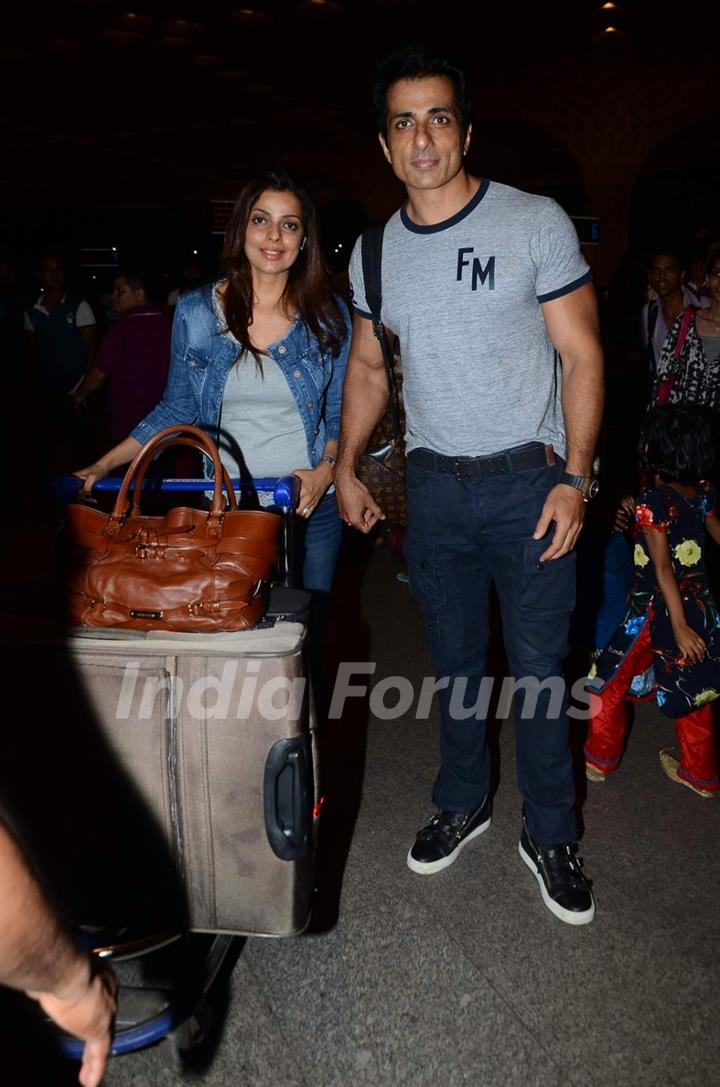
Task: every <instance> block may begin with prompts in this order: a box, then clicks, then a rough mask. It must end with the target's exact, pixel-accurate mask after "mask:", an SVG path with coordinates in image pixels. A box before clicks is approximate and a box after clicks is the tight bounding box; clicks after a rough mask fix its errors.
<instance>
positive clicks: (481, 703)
mask: <svg viewBox="0 0 720 1087" xmlns="http://www.w3.org/2000/svg"><path fill="white" fill-rule="evenodd" d="M563 467H564V466H563V463H562V461H559V460H558V461H557V462H556V463H555V464H554V465H552V466H548V467H541V468H537V469H535V468H533V469H529V470H522V471H510V472H509V473H508V474H505V475H502V476H494V477H491V478H487V479H482V480H478V481H473V482H460V481H458V480H457V479H455V478H454V476H452V475H450V474H445V473H441V472H439V471H436V470H429V469H426V468H422V467H420V466H418V465H417V464H413V463H412V457H410V459H409V461H408V465H407V492H408V535H407V560H408V570H409V574H410V589H411V591H412V592H413V594H414V595H415V596H416V597H417V599H418V601H419V603H420V606H421V609H422V614H423V620H424V625H425V632H426V637H427V640H428V644H429V647H430V652H431V655H432V659H433V665H434V668H435V672H436V677H437V679H438V680H439V681H441V683H442V688H441V689H440V690H439V691H438V696H437V697H438V701H439V705H440V714H441V744H440V746H441V767H440V772H439V774H438V777H437V780H436V782H435V787H434V790H433V801H434V803H435V804H436V805H437V806H438V807H439V808H444V809H446V810H449V811H455V812H465V811H470V810H471V809H473V808H475V807H477V805H479V804H480V803H481V802H482V800H483V798H484V797H485V796H486V795H487V794H488V793H489V792H490V780H491V765H490V752H489V750H488V744H487V735H486V717H487V715H488V708H487V698H485V697H484V692H483V689H482V688H481V681H482V680H483V678H484V677H485V668H486V658H487V651H488V641H489V634H490V630H489V595H490V585H491V582H494V583H495V586H496V589H497V594H498V597H499V600H500V608H501V614H502V624H503V633H504V640H505V649H506V656H507V660H508V665H509V671H510V676H511V677H513V679H514V680H515V683H516V692H517V693H516V694H515V697H514V700H513V708H514V716H515V728H516V744H517V782H518V787H519V789H520V792H521V793H522V795H523V798H524V812H525V816H526V819H527V824H528V830H529V832H530V834H531V835H532V837H533V838H534V839H535V840H536V841H537V842H539V843H540V844H541V845H557V844H561V843H565V842H573V841H574V840H575V838H576V836H577V826H576V821H575V816H574V811H573V807H574V801H575V787H574V781H573V767H572V758H571V754H570V751H569V748H568V718H567V701H568V700H567V691H566V689H565V683H564V679H563V673H562V667H561V662H562V659H563V657H564V656H565V655H566V653H567V648H568V628H569V623H570V615H571V612H572V610H573V607H574V604H575V555H574V553H571V554H569V555H565V556H563V557H562V558H559V559H554V560H552V561H549V562H545V563H540V555H541V554H542V553H543V551H545V550H546V549H547V547H548V546H549V544H550V541H551V539H552V529H553V528H554V526H551V531H550V532H549V533H548V534H547V535H546V536H545V537H544V538H543V539H542V540H533V538H532V534H533V531H534V529H535V525H536V524H537V521H538V518H539V516H540V512H541V510H542V507H543V504H544V501H545V498H546V497H547V495H548V493H549V491H550V490H551V488H552V487H553V486H554V485H555V483H556V482H557V481H558V479H559V477H560V475H561V473H562V471H563ZM503 678H504V677H502V676H499V677H494V683H493V686H494V690H495V691H496V692H497V691H498V690H499V689H500V687H501V685H502V681H503ZM446 680H447V683H446V682H445V681H446ZM490 682H491V680H490V677H488V678H487V679H486V682H485V685H484V687H485V689H487V686H488V684H489V683H490Z"/></svg>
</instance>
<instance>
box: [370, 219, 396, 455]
mask: <svg viewBox="0 0 720 1087" xmlns="http://www.w3.org/2000/svg"><path fill="white" fill-rule="evenodd" d="M384 232H385V224H384V223H377V224H376V225H375V226H371V227H369V228H368V229H367V230H366V231H364V232H363V236H362V243H361V252H362V269H363V285H364V287H365V301H366V302H367V304H368V309H369V310H370V314H371V317H372V326H373V332H374V333H375V335H376V337H377V339H378V340H379V342H380V348H381V350H382V356H383V362H384V363H385V372H386V374H387V379H388V385H389V387H390V411H391V414H392V421H393V433H394V435H395V438H396V439H398V440H401V438H402V432H401V430H400V412H399V396H398V388H397V380H396V377H395V366H394V361H393V353H392V348H391V347H390V343H389V341H388V337H387V332H386V331H385V326H384V325H383V323H382V317H381V312H382V248H383V234H384Z"/></svg>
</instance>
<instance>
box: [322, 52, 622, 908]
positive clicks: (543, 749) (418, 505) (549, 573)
mask: <svg viewBox="0 0 720 1087" xmlns="http://www.w3.org/2000/svg"><path fill="white" fill-rule="evenodd" d="M376 105H377V108H378V120H379V126H380V144H381V147H382V150H383V153H384V154H385V157H386V159H387V160H388V162H389V163H390V165H391V166H392V168H393V170H394V172H395V174H396V176H397V177H398V178H400V180H402V181H403V182H404V183H405V186H406V190H407V203H406V205H405V206H404V207H403V208H402V209H401V210H400V211H399V212H397V213H396V214H395V215H394V216H393V217H392V218H391V219H390V221H389V223H388V224H387V226H386V228H385V238H384V250H383V274H382V294H383V310H382V318H383V322H384V323H385V324H386V325H387V327H388V328H389V329H391V330H392V331H393V332H394V333H395V334H397V335H398V337H399V340H400V349H401V353H402V358H403V375H404V383H403V389H404V401H405V410H406V417H407V432H406V442H407V450H408V455H407V494H408V538H407V557H408V567H409V574H410V587H411V590H412V591H413V593H414V594H415V595H416V596H417V598H418V600H419V602H420V605H421V608H422V612H423V619H424V624H425V630H426V635H427V638H428V641H429V645H430V649H431V653H432V657H433V663H434V666H435V669H436V672H437V675H438V684H437V689H438V699H439V703H440V711H441V755H442V760H441V768H440V772H439V774H438V777H437V780H436V782H435V787H434V791H433V800H434V802H435V804H436V806H437V807H438V808H439V812H438V813H437V814H436V815H435V816H434V817H433V818H432V819H431V820H430V822H429V823H428V824H427V826H426V827H424V828H423V829H422V830H421V831H420V832H419V834H418V836H417V839H416V841H415V843H414V845H413V846H412V848H411V849H410V852H409V854H408V865H409V867H410V868H411V869H412V870H413V871H414V872H418V873H422V874H432V873H433V872H437V871H440V870H441V869H443V868H445V867H447V865H449V864H451V863H452V862H453V861H454V860H455V859H456V857H457V855H458V853H459V851H460V850H461V849H462V848H463V847H464V846H465V845H466V844H467V843H468V842H469V841H470V840H471V839H473V838H475V837H476V836H477V835H479V834H481V833H482V832H483V831H484V830H485V829H486V828H487V827H488V826H489V824H490V815H491V809H490V777H491V767H490V758H489V752H488V748H487V738H486V730H485V712H484V711H483V709H482V708H480V705H479V703H480V701H482V691H481V688H480V683H481V680H482V678H483V674H484V670H485V662H486V654H487V646H488V636H489V630H488V625H489V615H488V596H489V589H490V583H491V581H494V582H495V585H496V588H497V591H498V594H499V598H500V603H501V608H502V618H503V626H504V636H505V645H506V650H507V656H508V661H509V664H510V669H511V672H512V675H513V676H514V677H516V679H518V680H522V681H526V682H528V683H529V684H530V685H531V686H532V684H533V682H534V684H535V686H536V687H537V686H538V683H539V682H544V681H546V680H550V681H551V682H550V683H549V684H547V685H546V686H545V688H543V689H542V690H540V691H539V693H538V692H536V693H538V697H537V700H536V703H535V705H534V707H531V709H530V713H529V714H525V713H523V714H522V715H520V714H518V712H517V705H516V722H517V727H516V731H517V749H518V760H517V762H518V783H519V786H520V789H521V792H522V793H523V797H524V817H523V825H522V837H521V842H520V854H521V857H522V859H523V860H524V861H525V863H526V864H527V865H528V866H529V867H530V868H531V869H532V871H533V872H534V873H535V875H536V877H537V879H538V882H539V885H540V890H541V893H542V897H543V900H544V902H545V904H546V905H547V906H548V908H549V909H550V910H551V911H552V912H553V913H554V914H555V915H557V916H558V917H560V918H561V919H562V920H564V921H566V922H569V923H572V924H584V923H587V922H588V921H591V920H592V917H593V915H594V909H595V907H594V902H593V898H592V893H591V891H590V888H589V884H588V883H587V881H586V879H585V877H584V876H583V874H582V869H581V867H580V865H579V862H578V860H577V858H576V856H575V849H576V847H575V845H574V842H575V838H576V823H575V817H574V814H573V806H574V800H575V792H574V785H573V770H572V762H571V757H570V753H569V750H568V735H567V733H568V727H567V716H566V706H567V694H566V692H565V689H564V686H563V681H562V678H561V676H562V672H561V663H560V662H561V660H562V658H563V656H564V655H565V653H566V651H567V633H568V625H569V618H570V613H571V610H572V608H573V604H574V599H575V585H574V566H575V556H574V554H573V547H574V544H575V541H576V539H577V537H578V534H579V532H580V530H581V527H582V522H583V514H584V509H585V502H584V500H585V499H586V498H587V497H589V495H590V494H591V493H592V491H593V489H594V486H595V483H594V480H592V479H591V465H592V458H593V452H594V446H595V440H596V436H597V431H598V427H599V422H600V415H601V409H602V377H601V375H602V357H601V351H600V347H599V343H598V333H597V320H596V304H595V295H594V291H593V288H592V286H591V284H590V282H589V281H590V273H589V271H588V268H587V265H586V264H585V262H584V260H583V259H582V257H581V255H580V252H579V247H578V241H577V236H576V235H575V232H574V230H573V227H572V224H571V223H570V221H569V219H568V218H567V216H566V215H565V213H564V212H562V211H561V209H560V208H559V207H558V206H557V205H556V204H555V203H554V202H553V201H552V200H549V199H546V198H542V197H536V196H530V195H528V194H526V193H522V192H519V191H518V190H515V189H510V188H508V187H506V186H504V185H498V184H495V183H494V182H489V181H487V180H483V181H480V180H478V179H477V178H474V177H472V176H470V175H469V174H468V173H467V172H466V170H465V168H464V165H463V157H464V155H465V154H466V152H467V150H468V147H469V144H470V137H471V127H470V123H469V105H468V101H467V97H466V91H465V78H464V76H463V73H462V72H461V71H459V70H458V69H457V68H455V67H453V66H452V65H451V64H449V63H448V62H447V61H445V60H443V59H442V58H439V57H437V56H436V55H434V54H432V53H431V52H429V51H428V50H423V49H420V50H406V51H404V52H403V53H401V54H398V55H396V56H394V57H391V58H390V59H389V60H388V61H387V62H386V64H385V66H384V68H383V69H382V70H381V72H380V77H379V80H378V83H377V86H376ZM350 274H351V282H352V287H353V292H354V305H355V310H356V312H355V315H354V327H353V343H352V349H351V353H350V361H349V364H348V372H347V377H346V381H345V387H344V407H343V416H342V428H341V442H340V450H339V456H338V463H337V468H336V474H335V483H336V487H337V491H338V500H339V505H340V510H341V514H342V516H343V518H344V520H345V521H347V522H348V523H349V524H352V525H354V526H355V527H356V528H358V529H360V530H361V531H363V532H368V531H369V530H370V529H371V528H372V527H373V525H374V524H375V523H376V522H377V521H378V520H379V519H382V518H383V513H382V510H381V509H380V508H379V506H378V505H377V503H376V502H375V501H374V499H373V497H372V495H371V494H370V493H369V492H368V490H367V488H366V487H365V486H364V485H363V484H362V483H361V482H360V481H359V480H358V479H357V478H356V476H355V472H354V466H355V462H356V459H357V457H358V456H359V455H360V453H361V452H362V450H363V448H364V446H365V444H366V442H367V439H368V436H369V435H370V433H371V432H372V430H373V427H374V426H375V424H376V422H377V420H378V419H379V417H380V415H381V414H382V412H383V409H384V407H385V403H386V400H387V393H388V389H387V381H386V377H385V371H384V368H383V363H382V357H381V352H380V350H379V345H378V343H377V341H376V339H375V338H374V336H373V331H372V325H371V321H370V320H369V312H368V306H367V302H366V299H365V296H364V288H363V276H362V264H361V260H360V256H359V245H358V246H356V248H355V252H354V254H353V258H352V261H351V267H350ZM558 356H559V360H560V363H558ZM566 446H567V452H566ZM565 458H566V462H567V463H566V464H565V463H564V459H565ZM558 684H559V685H560V691H561V703H562V705H561V709H560V712H559V714H558V712H557V706H555V707H551V706H550V705H549V703H550V697H549V696H550V691H549V689H548V688H549V687H554V688H555V691H557V689H558ZM456 688H459V690H457V689H456ZM530 701H532V699H527V700H526V703H527V702H530ZM555 702H556V703H557V698H556V699H555ZM458 703H461V704H460V705H458ZM465 707H470V709H469V710H468V709H466V708H465ZM525 709H527V704H526V706H525Z"/></svg>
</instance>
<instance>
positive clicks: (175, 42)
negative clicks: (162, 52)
mask: <svg viewBox="0 0 720 1087" xmlns="http://www.w3.org/2000/svg"><path fill="white" fill-rule="evenodd" d="M156 45H159V46H160V48H161V49H188V48H189V47H190V40H189V38H181V37H179V36H178V35H177V34H163V35H162V37H160V38H158V39H157V42H156Z"/></svg>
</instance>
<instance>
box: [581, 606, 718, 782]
mask: <svg viewBox="0 0 720 1087" xmlns="http://www.w3.org/2000/svg"><path fill="white" fill-rule="evenodd" d="M652 661H653V653H652V649H651V648H650V623H649V621H648V622H647V623H645V626H644V627H643V628H642V630H641V631H640V633H639V635H638V636H637V638H636V640H635V643H634V645H633V647H632V649H631V650H630V651H629V652H628V653H627V655H626V657H625V659H624V660H623V662H622V664H621V665H620V667H619V668H618V670H617V672H616V673H615V675H614V676H613V677H612V679H611V680H609V681H608V682H607V683H606V684H605V687H604V688H603V690H602V692H601V693H600V694H599V695H595V699H597V700H598V701H599V703H600V708H599V710H598V711H597V713H596V714H595V715H594V716H593V717H591V719H590V729H589V732H588V737H587V742H586V744H585V758H586V760H587V762H589V763H591V764H592V765H593V766H596V767H597V768H598V770H606V771H610V770H616V769H617V767H618V764H619V762H620V759H621V758H622V752H623V741H624V739H625V728H626V725H627V717H626V712H625V701H626V698H627V694H628V691H629V690H630V684H631V683H632V678H633V676H635V675H638V674H639V673H640V672H644V671H645V669H646V668H648V667H649V666H650V665H651V664H652ZM675 729H676V732H677V738H678V742H679V744H680V766H679V768H678V774H679V775H680V777H683V778H685V779H686V780H687V781H691V782H692V783H693V785H699V786H700V788H701V789H708V790H710V791H711V792H713V791H714V790H715V789H717V788H720V781H718V773H717V758H716V754H715V740H714V736H713V722H712V710H711V709H710V706H701V707H700V708H699V709H697V710H693V711H692V712H691V713H686V714H685V715H684V716H683V717H677V718H676V719H675Z"/></svg>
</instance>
